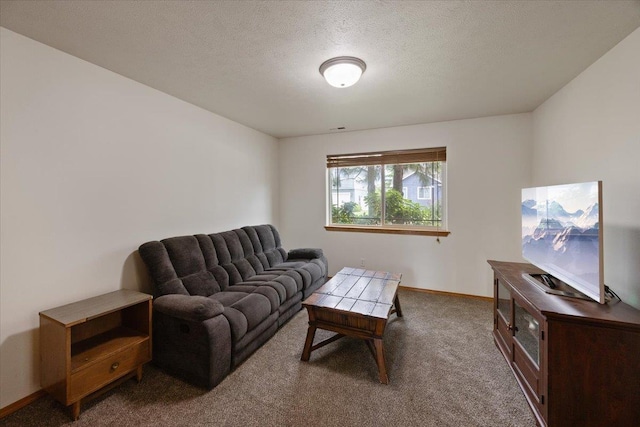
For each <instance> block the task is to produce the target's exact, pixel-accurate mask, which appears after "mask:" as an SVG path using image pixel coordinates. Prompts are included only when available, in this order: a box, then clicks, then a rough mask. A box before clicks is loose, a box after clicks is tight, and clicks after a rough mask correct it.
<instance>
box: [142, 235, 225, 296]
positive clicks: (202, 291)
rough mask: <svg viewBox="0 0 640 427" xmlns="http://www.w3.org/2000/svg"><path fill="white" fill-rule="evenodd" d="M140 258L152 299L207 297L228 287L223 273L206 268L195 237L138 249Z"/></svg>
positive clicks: (154, 243)
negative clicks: (145, 266)
mask: <svg viewBox="0 0 640 427" xmlns="http://www.w3.org/2000/svg"><path fill="white" fill-rule="evenodd" d="M139 252H140V256H141V257H142V259H143V260H144V262H145V263H146V264H147V267H148V269H149V273H150V275H151V278H152V280H153V282H154V283H155V285H156V287H155V292H154V294H155V295H156V296H161V295H167V294H183V295H199V296H205V297H206V296H210V295H213V294H215V293H216V292H220V290H222V289H223V288H224V287H225V285H227V284H228V275H227V274H226V272H225V271H224V269H222V268H220V267H219V266H217V265H213V266H212V268H211V269H208V268H207V264H206V262H205V256H204V253H203V251H202V249H201V248H200V244H199V242H198V238H197V237H196V236H180V237H171V238H169V239H164V240H162V241H160V242H157V241H155V242H148V243H145V244H143V245H142V246H140V249H139Z"/></svg>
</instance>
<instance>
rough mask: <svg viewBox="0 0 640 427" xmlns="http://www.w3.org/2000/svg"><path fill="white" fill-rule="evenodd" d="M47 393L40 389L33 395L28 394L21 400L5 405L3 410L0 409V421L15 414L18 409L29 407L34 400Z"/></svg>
mask: <svg viewBox="0 0 640 427" xmlns="http://www.w3.org/2000/svg"><path fill="white" fill-rule="evenodd" d="M46 394H47V392H46V391H44V390H42V389H40V390H38V391H36V392H35V393H32V394H30V395H29V396H27V397H23V398H22V399H20V400H18V401H16V402H13V403H12V404H11V405H7V406H5V407H4V408H1V409H0V419H2V418H4V417H6V416H7V415H11V414H13V413H14V412H16V411H17V410H18V409H22V408H24V407H25V406H27V405H29V404H30V403H33V402H35V401H36V400H38V399H40V398H41V397H44V396H46Z"/></svg>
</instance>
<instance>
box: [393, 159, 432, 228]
mask: <svg viewBox="0 0 640 427" xmlns="http://www.w3.org/2000/svg"><path fill="white" fill-rule="evenodd" d="M442 164H443V162H427V163H412V164H401V165H385V223H386V224H399V225H417V226H428V227H439V226H441V225H442V224H441V222H442V214H443V212H442V195H443V182H442V176H443V174H442Z"/></svg>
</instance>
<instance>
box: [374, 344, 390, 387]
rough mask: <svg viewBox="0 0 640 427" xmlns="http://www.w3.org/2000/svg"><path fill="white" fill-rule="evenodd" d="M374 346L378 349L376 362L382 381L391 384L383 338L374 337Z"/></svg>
mask: <svg viewBox="0 0 640 427" xmlns="http://www.w3.org/2000/svg"><path fill="white" fill-rule="evenodd" d="M373 346H374V348H375V349H376V363H377V364H378V372H379V374H380V382H381V383H382V384H389V377H388V376H387V365H386V364H385V361H384V347H383V345H382V339H380V338H374V339H373Z"/></svg>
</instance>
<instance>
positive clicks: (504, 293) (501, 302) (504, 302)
mask: <svg viewBox="0 0 640 427" xmlns="http://www.w3.org/2000/svg"><path fill="white" fill-rule="evenodd" d="M497 289H498V313H500V314H501V315H502V317H503V318H504V320H505V322H506V323H511V292H509V290H508V289H507V288H505V287H504V285H503V284H502V283H500V281H499V280H498V288H497Z"/></svg>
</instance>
